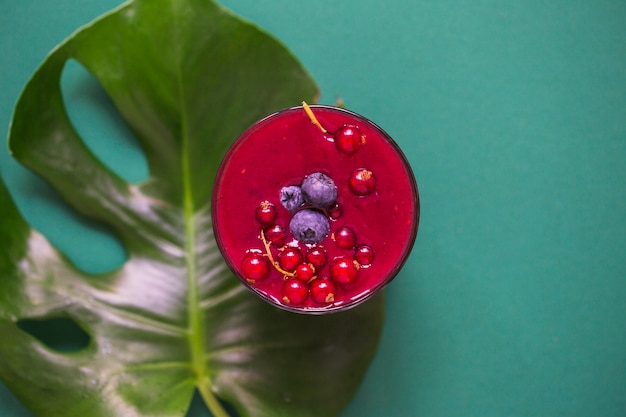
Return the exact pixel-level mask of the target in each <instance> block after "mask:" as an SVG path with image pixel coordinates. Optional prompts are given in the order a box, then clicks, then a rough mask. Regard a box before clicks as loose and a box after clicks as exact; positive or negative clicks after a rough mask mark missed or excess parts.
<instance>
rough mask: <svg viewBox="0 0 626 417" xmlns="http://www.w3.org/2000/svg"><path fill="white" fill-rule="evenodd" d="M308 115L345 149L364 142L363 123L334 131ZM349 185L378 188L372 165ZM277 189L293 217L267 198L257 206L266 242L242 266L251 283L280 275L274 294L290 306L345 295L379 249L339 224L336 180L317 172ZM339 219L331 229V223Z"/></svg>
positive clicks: (361, 192) (359, 191) (357, 189)
mask: <svg viewBox="0 0 626 417" xmlns="http://www.w3.org/2000/svg"><path fill="white" fill-rule="evenodd" d="M305 110H309V109H308V108H307V107H305ZM307 113H309V112H308V111H307ZM309 116H310V117H311V121H312V122H313V123H314V124H316V125H317V126H318V127H319V128H320V129H321V130H322V132H323V133H324V134H325V135H326V136H327V138H330V139H331V140H332V141H333V142H334V143H335V146H336V148H337V150H338V151H340V152H341V153H343V154H345V155H352V154H354V153H355V152H357V151H358V150H359V149H360V148H361V147H362V146H363V145H364V144H365V137H364V135H363V134H362V133H361V131H360V129H359V128H358V127H356V126H352V125H344V126H343V127H341V128H340V129H339V130H337V132H335V133H334V134H332V135H329V134H327V131H326V130H325V129H324V128H323V127H322V126H321V125H320V124H319V122H318V121H317V119H315V116H314V115H313V114H312V113H310V114H309ZM347 186H348V189H349V190H350V192H351V193H352V194H353V195H355V196H356V197H364V196H367V195H370V194H372V193H373V192H374V191H375V190H376V177H375V176H374V173H373V172H372V171H371V170H369V169H366V168H359V169H356V170H354V171H353V172H352V173H351V175H350V176H349V179H348V184H347ZM277 194H278V201H279V202H280V206H282V207H283V208H284V209H285V210H286V212H287V213H288V216H289V217H290V218H289V219H288V224H289V227H288V230H287V229H286V228H285V227H283V226H282V224H286V223H287V222H285V221H284V219H283V221H281V220H280V219H278V217H279V216H278V214H279V210H278V208H277V205H276V204H274V203H272V202H271V201H269V200H265V201H262V202H261V203H260V204H259V205H258V206H257V207H256V208H255V212H254V217H255V219H256V222H257V223H258V224H259V225H260V232H259V238H260V240H261V242H262V246H263V248H262V249H249V250H248V251H247V252H246V254H245V256H244V258H243V261H242V264H241V269H240V270H241V273H242V275H243V277H244V279H245V280H246V281H247V282H248V283H249V284H251V285H254V284H256V283H258V282H259V281H263V280H266V279H281V280H282V283H281V284H280V294H274V296H275V298H276V299H278V300H280V301H281V302H282V303H283V304H285V305H289V306H304V305H307V306H320V307H321V306H327V305H330V304H332V303H334V302H337V301H340V300H339V299H338V292H339V294H341V291H342V288H349V287H352V286H353V285H355V282H356V281H357V277H358V275H359V270H360V269H361V268H368V267H369V266H370V265H371V264H372V262H373V260H374V251H373V249H372V248H371V247H370V246H369V245H366V244H359V242H358V239H357V234H356V233H355V230H353V229H352V228H350V227H348V226H345V225H343V226H340V225H339V224H338V223H339V221H340V219H341V217H342V210H341V207H340V205H339V204H338V202H337V198H338V189H337V186H336V185H335V182H334V181H333V179H332V178H330V177H329V176H328V175H326V174H324V173H322V172H313V173H310V174H308V175H306V176H305V177H304V178H303V179H302V181H301V183H300V184H298V185H293V184H292V185H286V186H284V187H282V188H281V189H280V191H279V192H278V193H277ZM277 204H278V203H277ZM282 212H283V213H284V211H282ZM346 220H349V219H346ZM336 223H337V225H336V226H337V227H334V229H335V230H334V231H333V232H331V224H332V225H335V224H336ZM272 277H273V278H272Z"/></svg>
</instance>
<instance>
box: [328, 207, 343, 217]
mask: <svg viewBox="0 0 626 417" xmlns="http://www.w3.org/2000/svg"><path fill="white" fill-rule="evenodd" d="M328 217H330V218H331V219H333V220H337V219H338V218H339V217H341V209H340V208H339V205H338V204H335V205H334V206H332V207H331V208H329V209H328Z"/></svg>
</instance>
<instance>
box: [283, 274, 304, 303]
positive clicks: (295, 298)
mask: <svg viewBox="0 0 626 417" xmlns="http://www.w3.org/2000/svg"><path fill="white" fill-rule="evenodd" d="M308 296H309V288H308V287H307V285H306V283H305V282H304V281H300V280H299V279H296V278H289V279H288V280H286V281H285V282H284V283H283V302H284V303H285V304H302V303H303V302H304V301H305V300H306V299H307V297H308Z"/></svg>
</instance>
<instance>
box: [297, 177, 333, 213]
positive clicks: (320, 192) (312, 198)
mask: <svg viewBox="0 0 626 417" xmlns="http://www.w3.org/2000/svg"><path fill="white" fill-rule="evenodd" d="M302 196H303V197H304V201H306V202H307V203H309V204H310V205H312V206H313V207H317V208H324V207H328V206H330V205H331V204H333V203H334V202H335V200H337V186H336V185H335V182H334V181H333V180H332V179H330V177H328V176H327V175H324V174H322V173H321V172H315V173H313V174H310V175H307V177H306V178H305V179H304V181H302Z"/></svg>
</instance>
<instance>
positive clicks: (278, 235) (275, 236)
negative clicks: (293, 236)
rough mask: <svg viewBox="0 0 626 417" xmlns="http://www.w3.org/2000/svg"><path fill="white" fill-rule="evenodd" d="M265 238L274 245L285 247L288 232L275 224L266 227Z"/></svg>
mask: <svg viewBox="0 0 626 417" xmlns="http://www.w3.org/2000/svg"><path fill="white" fill-rule="evenodd" d="M265 238H266V239H267V240H268V241H269V242H270V243H271V244H272V245H274V246H278V247H279V248H280V247H283V246H284V245H285V239H286V238H287V234H286V233H285V228H284V227H282V226H280V225H278V224H275V225H273V226H270V227H268V228H267V229H265Z"/></svg>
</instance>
